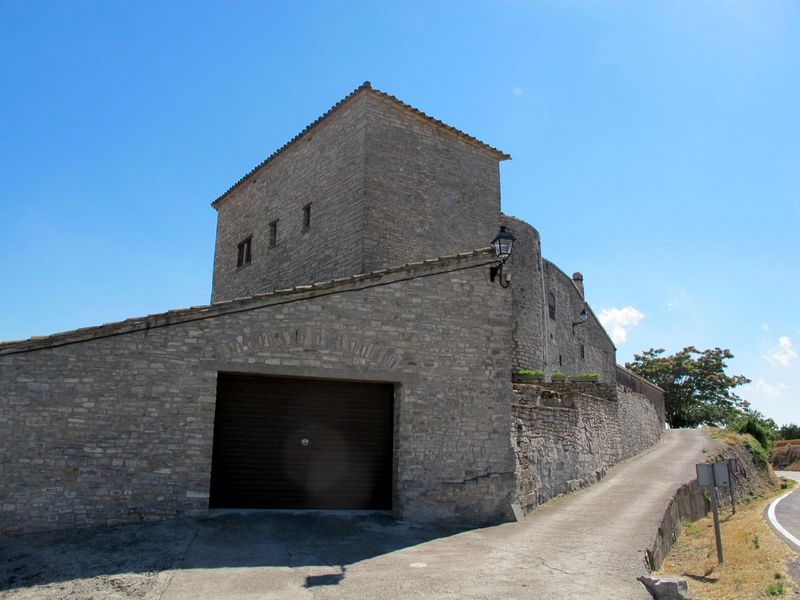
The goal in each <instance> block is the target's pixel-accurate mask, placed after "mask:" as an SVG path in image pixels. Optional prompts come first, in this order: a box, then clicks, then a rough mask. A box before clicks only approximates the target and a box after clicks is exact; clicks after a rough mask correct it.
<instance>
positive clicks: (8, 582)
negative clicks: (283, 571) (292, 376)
mask: <svg viewBox="0 0 800 600" xmlns="http://www.w3.org/2000/svg"><path fill="white" fill-rule="evenodd" d="M461 531H463V529H454V528H445V527H441V526H427V525H426V526H420V525H414V524H410V523H407V522H404V521H397V520H395V519H394V518H392V517H391V516H390V515H388V514H386V513H353V512H334V511H307V512H288V511H286V512H284V511H264V512H253V513H229V514H224V515H220V516H216V517H213V518H208V519H198V520H182V521H173V522H167V523H144V524H135V525H118V526H108V527H91V528H83V529H75V530H67V531H56V532H48V533H35V534H27V535H20V536H13V537H8V538H4V539H0V591H9V590H16V591H18V592H22V591H23V590H24V589H25V588H30V587H34V586H47V587H53V586H52V585H51V584H59V583H62V582H70V581H74V580H85V579H93V578H94V579H96V580H97V581H96V582H95V585H93V586H92V587H94V588H95V589H98V588H99V587H102V588H107V587H109V586H110V587H112V588H120V591H125V592H126V593H127V594H130V595H132V596H139V595H145V594H146V592H147V590H148V589H149V588H151V587H152V586H153V585H155V580H156V579H157V577H158V575H159V573H160V572H162V571H164V570H166V569H173V568H174V569H198V568H202V569H213V568H222V567H290V568H291V567H302V566H317V567H328V568H332V569H334V570H335V574H330V573H326V574H321V575H309V576H308V577H307V578H306V583H305V586H306V587H315V586H320V585H336V584H338V583H339V582H340V581H342V580H343V579H344V577H345V576H346V571H347V565H351V564H353V563H356V562H359V561H362V560H366V559H369V558H372V557H375V556H379V555H382V554H387V553H389V552H393V551H395V550H399V549H402V548H407V547H410V546H415V545H417V544H421V543H424V542H427V541H430V540H433V539H436V538H441V537H446V536H450V535H454V534H456V533H459V532H461ZM56 587H57V589H60V590H62V591H63V592H64V597H68V596H70V595H71V594H70V593H68V592H70V590H69V589H68V588H69V587H71V586H66V587H65V586H63V585H56ZM22 597H27V596H26V595H24V594H23V595H22Z"/></svg>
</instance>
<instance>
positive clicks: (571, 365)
mask: <svg viewBox="0 0 800 600" xmlns="http://www.w3.org/2000/svg"><path fill="white" fill-rule="evenodd" d="M502 223H503V225H505V226H506V227H508V229H509V231H511V232H512V233H513V234H514V236H515V237H516V238H517V239H516V241H515V242H514V252H513V254H512V255H511V258H510V259H509V262H508V265H507V268H506V270H507V271H508V272H510V274H511V280H512V281H513V285H512V288H513V289H512V294H513V301H514V337H513V339H514V369H515V370H522V369H531V370H541V371H544V372H545V373H546V374H547V375H548V377H549V376H550V375H551V374H553V373H555V372H560V373H564V374H565V375H577V374H579V373H597V374H598V375H599V376H600V380H601V381H605V382H607V383H610V384H613V383H614V382H615V381H616V375H615V363H616V348H614V344H613V343H612V341H611V339H610V338H609V337H608V334H607V333H606V331H605V330H604V329H603V327H602V325H601V324H600V322H599V321H598V320H597V318H596V316H595V315H594V313H593V312H592V310H591V308H589V305H588V304H587V303H586V301H585V298H584V295H583V287H582V284H581V287H580V288H579V287H578V286H577V285H576V283H575V282H574V281H573V280H572V278H571V277H568V276H567V275H566V274H565V273H564V272H563V271H561V270H560V269H559V268H558V267H556V266H555V265H554V264H553V263H552V262H550V261H548V260H546V259H543V258H542V246H541V240H540V238H539V233H538V232H537V231H536V229H534V228H533V227H531V226H530V225H528V224H527V223H525V222H524V221H522V220H520V219H516V218H514V217H510V216H508V215H503V217H502ZM550 294H552V295H553V299H554V300H555V317H553V316H551V314H550V310H549V301H550V298H549V295H550ZM584 308H585V309H586V311H587V314H588V319H587V320H586V321H585V322H580V324H578V325H575V326H573V323H577V322H579V321H580V313H581V311H582V310H584Z"/></svg>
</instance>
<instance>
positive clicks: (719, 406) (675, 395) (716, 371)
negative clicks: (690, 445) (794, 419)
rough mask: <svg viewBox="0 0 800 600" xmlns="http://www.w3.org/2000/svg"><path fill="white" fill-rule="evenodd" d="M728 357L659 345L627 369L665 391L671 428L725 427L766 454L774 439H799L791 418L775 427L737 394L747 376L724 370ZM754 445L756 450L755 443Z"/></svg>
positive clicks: (728, 354)
mask: <svg viewBox="0 0 800 600" xmlns="http://www.w3.org/2000/svg"><path fill="white" fill-rule="evenodd" d="M732 358H733V354H732V353H731V351H730V350H728V349H724V348H712V349H708V350H699V349H697V348H696V347H694V346H687V347H686V348H684V349H683V350H681V351H680V352H676V353H675V354H671V355H667V354H666V353H665V350H664V349H663V348H650V349H649V350H645V351H643V352H642V353H641V354H636V355H635V356H634V359H633V361H632V362H629V363H626V364H625V368H626V369H629V370H630V371H633V372H634V373H636V374H638V375H641V376H642V377H644V378H645V379H647V380H649V381H652V382H653V383H655V384H656V385H658V386H659V387H660V388H661V389H663V390H664V405H665V409H666V415H667V422H668V423H669V425H670V427H704V426H705V427H708V426H712V427H724V428H726V429H728V430H730V431H734V432H738V433H744V434H749V435H750V436H752V438H753V439H754V440H756V441H757V442H758V445H759V446H760V447H761V448H762V449H763V454H764V455H767V456H768V455H769V452H770V450H771V449H772V446H773V443H774V442H775V441H776V440H791V439H796V438H800V427H798V426H797V425H795V424H794V423H789V424H786V425H783V426H781V427H778V425H777V423H775V421H774V420H773V419H771V418H769V417H767V416H765V415H763V414H762V413H760V412H759V411H757V410H755V409H753V408H752V407H751V406H750V403H749V402H748V401H747V400H745V399H744V398H741V397H739V396H738V395H737V394H736V388H738V387H739V386H742V385H745V384H747V383H750V379H748V378H747V377H745V376H744V375H731V374H729V373H728V372H727V367H728V365H727V361H728V360H730V359H732ZM753 450H754V451H756V452H759V449H758V446H753Z"/></svg>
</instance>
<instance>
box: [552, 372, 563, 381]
mask: <svg viewBox="0 0 800 600" xmlns="http://www.w3.org/2000/svg"><path fill="white" fill-rule="evenodd" d="M550 379H552V380H553V381H566V379H567V376H566V375H564V373H560V372H559V371H555V372H554V373H553V374H552V375H550Z"/></svg>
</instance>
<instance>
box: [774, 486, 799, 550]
mask: <svg viewBox="0 0 800 600" xmlns="http://www.w3.org/2000/svg"><path fill="white" fill-rule="evenodd" d="M777 473H778V475H780V476H781V477H786V478H787V479H794V480H795V481H798V482H800V472H797V471H778V472H777ZM773 513H774V519H775V521H777V523H778V525H780V527H782V528H783V529H784V530H785V532H788V533H789V535H790V536H792V537H794V539H792V538H791V537H789V536H786V535H785V534H784V532H783V531H780V529H778V533H780V534H781V536H782V537H783V538H784V539H785V540H786V541H787V543H788V544H789V545H790V546H792V547H793V548H794V549H795V550H797V551H798V552H800V544H798V543H797V541H798V540H800V486H798V487H796V488H795V489H794V491H793V492H792V493H791V494H789V495H788V496H785V497H784V498H782V499H781V500H780V502H778V504H777V506H775V508H774V511H773ZM773 525H774V523H773Z"/></svg>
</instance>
